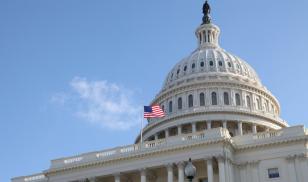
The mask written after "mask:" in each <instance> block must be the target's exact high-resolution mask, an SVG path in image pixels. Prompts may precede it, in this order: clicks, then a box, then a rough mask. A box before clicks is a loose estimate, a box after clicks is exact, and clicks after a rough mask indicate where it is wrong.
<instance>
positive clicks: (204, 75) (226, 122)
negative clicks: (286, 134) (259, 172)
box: [136, 2, 288, 143]
mask: <svg viewBox="0 0 308 182" xmlns="http://www.w3.org/2000/svg"><path fill="white" fill-rule="evenodd" d="M204 6H208V10H207V12H205V10H204V12H203V13H204V17H203V22H202V24H201V25H200V26H199V27H198V28H197V30H196V32H195V35H196V37H197V42H198V47H197V49H196V50H195V51H193V52H192V53H191V54H190V55H189V56H188V57H186V58H184V59H182V60H181V61H180V62H179V63H177V64H175V66H174V67H173V68H172V69H171V71H170V72H169V73H168V74H167V77H166V79H165V81H164V84H163V87H162V89H161V91H160V92H159V93H158V94H157V95H156V97H155V98H154V100H153V101H152V102H151V105H160V107H161V108H162V109H163V110H164V112H165V114H166V117H164V118H160V119H149V120H148V121H149V123H148V125H147V126H146V127H145V128H144V129H143V132H142V140H144V141H151V140H157V139H163V138H166V137H170V136H175V135H179V134H186V133H194V132H199V131H203V130H207V129H211V128H217V127H223V128H227V129H228V130H229V132H230V135H231V136H237V135H245V134H249V133H257V132H264V131H270V130H277V129H281V128H284V127H287V126H288V124H287V123H286V122H285V121H283V120H282V119H281V118H280V105H279V102H278V100H277V99H276V98H275V96H274V95H273V94H272V93H271V92H270V91H269V90H267V88H266V87H265V86H263V85H262V82H261V80H260V79H259V77H258V75H257V73H256V71H255V70H254V69H253V68H252V67H251V66H250V65H249V64H248V63H247V62H245V61H244V60H242V59H241V58H239V57H237V56H235V55H233V54H231V53H229V52H227V51H226V50H224V49H223V48H221V47H220V45H219V36H220V29H219V27H218V26H217V25H215V24H213V23H212V20H211V17H210V8H209V5H208V4H207V2H206V3H205V5H204ZM140 139H141V136H138V137H137V139H136V143H138V142H140Z"/></svg>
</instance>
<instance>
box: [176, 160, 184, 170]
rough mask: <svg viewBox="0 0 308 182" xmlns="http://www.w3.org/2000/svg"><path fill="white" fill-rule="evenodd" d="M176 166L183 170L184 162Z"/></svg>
mask: <svg viewBox="0 0 308 182" xmlns="http://www.w3.org/2000/svg"><path fill="white" fill-rule="evenodd" d="M176 165H177V166H178V168H180V169H184V165H185V162H184V161H180V162H178V163H177V164H176Z"/></svg>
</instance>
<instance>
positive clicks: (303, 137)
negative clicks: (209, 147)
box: [235, 135, 308, 152]
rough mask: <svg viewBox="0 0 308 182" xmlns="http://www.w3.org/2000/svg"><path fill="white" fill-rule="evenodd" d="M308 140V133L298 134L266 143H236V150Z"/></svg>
mask: <svg viewBox="0 0 308 182" xmlns="http://www.w3.org/2000/svg"><path fill="white" fill-rule="evenodd" d="M307 140H308V135H304V136H297V137H290V138H285V139H281V140H274V141H270V142H264V143H258V144H251V145H244V146H237V145H236V144H235V148H236V152H241V151H245V150H253V149H256V148H258V149H260V148H264V147H268V146H276V145H281V144H285V143H291V142H297V141H307Z"/></svg>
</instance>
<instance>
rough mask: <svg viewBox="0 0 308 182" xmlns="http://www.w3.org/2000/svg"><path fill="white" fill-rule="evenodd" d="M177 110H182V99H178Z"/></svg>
mask: <svg viewBox="0 0 308 182" xmlns="http://www.w3.org/2000/svg"><path fill="white" fill-rule="evenodd" d="M178 109H182V98H181V97H180V98H179V99H178Z"/></svg>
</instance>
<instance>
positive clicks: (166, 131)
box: [165, 129, 169, 138]
mask: <svg viewBox="0 0 308 182" xmlns="http://www.w3.org/2000/svg"><path fill="white" fill-rule="evenodd" d="M168 137H169V129H166V130H165V138H168Z"/></svg>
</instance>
